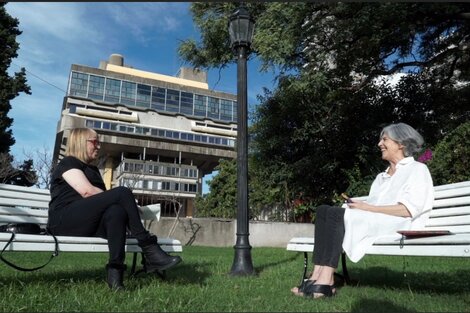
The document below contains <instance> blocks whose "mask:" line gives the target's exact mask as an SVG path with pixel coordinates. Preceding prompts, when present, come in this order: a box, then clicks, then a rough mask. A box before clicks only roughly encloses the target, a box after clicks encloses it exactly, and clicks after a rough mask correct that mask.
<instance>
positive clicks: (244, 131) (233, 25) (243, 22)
mask: <svg viewBox="0 0 470 313" xmlns="http://www.w3.org/2000/svg"><path fill="white" fill-rule="evenodd" d="M253 26H254V21H253V20H252V19H251V17H250V15H249V14H248V11H246V9H245V8H244V7H241V8H238V9H237V10H235V12H234V13H233V14H232V16H231V18H230V35H231V40H232V47H233V48H234V50H235V51H236V54H237V103H238V110H237V114H238V115H237V241H236V244H235V246H234V249H235V255H234V259H233V264H232V269H231V271H230V274H231V275H236V276H241V275H252V274H254V270H253V262H252V259H251V246H250V242H249V230H248V228H249V214H248V211H249V208H248V158H247V155H248V126H247V124H248V123H247V117H248V110H247V56H248V53H249V47H250V44H251V36H252V35H253ZM243 34H245V36H244V35H243ZM243 37H246V38H243ZM237 38H238V40H237Z"/></svg>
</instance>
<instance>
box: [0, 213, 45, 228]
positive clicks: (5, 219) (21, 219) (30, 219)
mask: <svg viewBox="0 0 470 313" xmlns="http://www.w3.org/2000/svg"><path fill="white" fill-rule="evenodd" d="M0 220H1V221H0V224H8V223H34V224H40V225H42V226H44V225H47V217H34V216H13V215H3V216H2V217H1V218H0Z"/></svg>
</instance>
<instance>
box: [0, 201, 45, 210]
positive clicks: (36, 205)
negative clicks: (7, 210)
mask: <svg viewBox="0 0 470 313" xmlns="http://www.w3.org/2000/svg"><path fill="white" fill-rule="evenodd" d="M0 205H9V206H20V207H21V206H22V207H30V208H41V209H48V208H49V202H45V201H36V200H27V199H11V198H0Z"/></svg>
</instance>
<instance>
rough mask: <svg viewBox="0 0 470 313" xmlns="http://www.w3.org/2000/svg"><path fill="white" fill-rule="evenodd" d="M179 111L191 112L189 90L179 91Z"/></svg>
mask: <svg viewBox="0 0 470 313" xmlns="http://www.w3.org/2000/svg"><path fill="white" fill-rule="evenodd" d="M180 113H183V114H188V115H192V114H193V94H192V93H190V92H183V91H182V92H181V109H180Z"/></svg>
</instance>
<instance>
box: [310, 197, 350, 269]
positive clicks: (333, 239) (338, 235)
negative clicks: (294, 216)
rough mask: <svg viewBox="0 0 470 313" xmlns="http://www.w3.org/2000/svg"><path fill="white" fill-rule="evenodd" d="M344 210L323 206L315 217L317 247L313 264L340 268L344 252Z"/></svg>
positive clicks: (314, 249)
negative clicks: (339, 264) (340, 259)
mask: <svg viewBox="0 0 470 313" xmlns="http://www.w3.org/2000/svg"><path fill="white" fill-rule="evenodd" d="M344 211H345V209H344V208H341V207H335V206H329V205H321V206H319V207H318V208H317V211H316V215H315V245H314V248H313V263H314V264H315V265H322V266H330V267H333V268H337V267H338V262H339V257H340V255H341V252H342V251H343V238H344V219H343V218H344Z"/></svg>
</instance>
